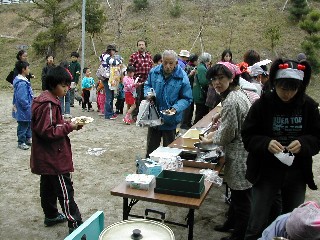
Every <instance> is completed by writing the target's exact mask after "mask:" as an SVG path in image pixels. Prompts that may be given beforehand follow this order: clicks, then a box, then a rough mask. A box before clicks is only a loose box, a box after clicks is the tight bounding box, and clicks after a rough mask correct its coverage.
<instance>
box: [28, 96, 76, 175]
mask: <svg viewBox="0 0 320 240" xmlns="http://www.w3.org/2000/svg"><path fill="white" fill-rule="evenodd" d="M31 129H32V148H31V157H30V167H31V172H33V173H35V174H41V175H46V174H48V175H57V174H64V173H68V172H73V170H74V169H73V162H72V152H71V144H70V139H69V137H68V134H69V133H70V132H72V131H73V129H72V126H71V125H70V124H69V123H68V122H65V121H64V120H63V117H62V114H61V107H60V101H59V99H57V98H56V97H55V96H53V95H52V94H51V93H50V92H49V91H44V92H42V93H41V94H40V96H38V97H36V98H35V99H34V100H33V103H32V120H31Z"/></svg>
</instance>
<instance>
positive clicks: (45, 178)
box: [40, 173, 82, 228]
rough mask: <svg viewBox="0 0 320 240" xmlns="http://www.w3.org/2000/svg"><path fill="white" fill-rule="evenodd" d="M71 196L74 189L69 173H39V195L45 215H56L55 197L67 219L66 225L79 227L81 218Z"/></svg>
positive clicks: (53, 216)
mask: <svg viewBox="0 0 320 240" xmlns="http://www.w3.org/2000/svg"><path fill="white" fill-rule="evenodd" d="M73 196H74V190H73V183H72V180H71V174H70V173H66V174H61V175H41V177H40V197H41V207H42V209H43V212H44V215H45V217H47V218H55V217H56V216H57V215H58V208H57V199H59V203H60V206H61V208H62V211H63V213H64V214H65V215H66V218H67V220H68V227H69V228H77V227H79V226H80V224H82V218H81V214H80V211H79V209H78V206H77V204H76V202H75V201H74V198H73Z"/></svg>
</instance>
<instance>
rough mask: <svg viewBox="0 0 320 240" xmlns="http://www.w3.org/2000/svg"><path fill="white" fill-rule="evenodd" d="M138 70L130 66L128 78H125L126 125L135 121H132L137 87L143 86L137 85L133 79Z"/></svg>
mask: <svg viewBox="0 0 320 240" xmlns="http://www.w3.org/2000/svg"><path fill="white" fill-rule="evenodd" d="M135 71H136V69H135V68H134V67H133V66H129V67H128V68H127V76H125V77H124V78H123V85H124V92H125V99H126V104H127V114H126V116H125V117H124V119H123V121H124V122H125V123H126V124H132V123H134V121H133V120H132V116H131V113H132V112H133V110H134V109H135V108H136V104H135V102H136V100H135V97H136V87H137V86H139V85H141V83H136V82H135V80H134V79H133V76H134V73H135Z"/></svg>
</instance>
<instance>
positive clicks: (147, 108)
mask: <svg viewBox="0 0 320 240" xmlns="http://www.w3.org/2000/svg"><path fill="white" fill-rule="evenodd" d="M162 124H163V120H162V118H161V117H160V114H159V112H158V110H157V108H156V106H155V105H154V104H153V103H151V102H150V101H148V100H142V101H141V103H140V106H139V113H138V116H137V121H136V125H137V126H140V127H156V126H160V125H162Z"/></svg>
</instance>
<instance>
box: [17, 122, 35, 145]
mask: <svg viewBox="0 0 320 240" xmlns="http://www.w3.org/2000/svg"><path fill="white" fill-rule="evenodd" d="M17 136H18V144H22V143H26V142H27V140H28V139H30V138H31V136H32V135H31V122H22V121H18V127H17Z"/></svg>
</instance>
